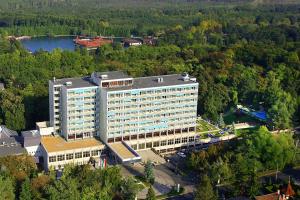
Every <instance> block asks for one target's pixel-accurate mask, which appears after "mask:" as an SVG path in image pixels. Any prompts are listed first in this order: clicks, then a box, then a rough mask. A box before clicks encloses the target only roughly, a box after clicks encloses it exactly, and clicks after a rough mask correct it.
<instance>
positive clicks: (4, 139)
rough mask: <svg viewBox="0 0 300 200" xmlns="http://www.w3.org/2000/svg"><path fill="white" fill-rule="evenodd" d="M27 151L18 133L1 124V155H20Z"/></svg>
mask: <svg viewBox="0 0 300 200" xmlns="http://www.w3.org/2000/svg"><path fill="white" fill-rule="evenodd" d="M25 152H26V151H25V149H24V148H23V147H22V145H21V140H20V137H19V135H18V133H17V132H16V131H13V130H10V129H8V128H6V127H5V126H0V156H8V155H19V154H22V153H25Z"/></svg>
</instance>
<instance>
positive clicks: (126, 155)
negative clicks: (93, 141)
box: [109, 142, 136, 160]
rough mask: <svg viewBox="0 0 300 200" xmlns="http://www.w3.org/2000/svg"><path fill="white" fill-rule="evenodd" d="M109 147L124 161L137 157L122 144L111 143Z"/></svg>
mask: <svg viewBox="0 0 300 200" xmlns="http://www.w3.org/2000/svg"><path fill="white" fill-rule="evenodd" d="M109 147H110V148H111V149H112V150H113V151H114V152H115V153H116V154H118V156H120V157H121V159H122V160H126V159H133V158H135V157H136V155H134V154H133V153H132V152H131V151H130V150H129V149H128V148H127V147H126V146H125V145H124V144H123V143H122V142H115V143H110V144H109Z"/></svg>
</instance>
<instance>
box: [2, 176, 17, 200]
mask: <svg viewBox="0 0 300 200" xmlns="http://www.w3.org/2000/svg"><path fill="white" fill-rule="evenodd" d="M0 194H1V196H0V199H1V200H13V199H15V193H14V186H13V181H12V180H11V178H9V177H8V176H4V175H2V174H0Z"/></svg>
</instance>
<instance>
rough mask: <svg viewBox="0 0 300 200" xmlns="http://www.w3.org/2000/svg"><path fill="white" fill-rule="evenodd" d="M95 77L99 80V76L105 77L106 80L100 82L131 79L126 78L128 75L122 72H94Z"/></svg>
mask: <svg viewBox="0 0 300 200" xmlns="http://www.w3.org/2000/svg"><path fill="white" fill-rule="evenodd" d="M94 73H95V74H96V76H97V77H99V78H100V79H101V76H103V75H107V78H105V79H101V80H102V81H106V80H114V79H125V78H132V77H131V76H128V74H126V73H124V72H122V71H111V72H94Z"/></svg>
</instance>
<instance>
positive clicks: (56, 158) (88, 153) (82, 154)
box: [49, 150, 101, 162]
mask: <svg viewBox="0 0 300 200" xmlns="http://www.w3.org/2000/svg"><path fill="white" fill-rule="evenodd" d="M100 152H101V151H100V150H93V151H84V152H77V153H75V159H78V158H86V157H90V156H98V155H99V154H100ZM72 159H74V153H70V154H61V155H57V156H49V162H57V161H64V160H72Z"/></svg>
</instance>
